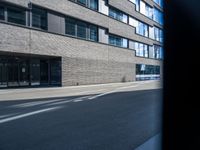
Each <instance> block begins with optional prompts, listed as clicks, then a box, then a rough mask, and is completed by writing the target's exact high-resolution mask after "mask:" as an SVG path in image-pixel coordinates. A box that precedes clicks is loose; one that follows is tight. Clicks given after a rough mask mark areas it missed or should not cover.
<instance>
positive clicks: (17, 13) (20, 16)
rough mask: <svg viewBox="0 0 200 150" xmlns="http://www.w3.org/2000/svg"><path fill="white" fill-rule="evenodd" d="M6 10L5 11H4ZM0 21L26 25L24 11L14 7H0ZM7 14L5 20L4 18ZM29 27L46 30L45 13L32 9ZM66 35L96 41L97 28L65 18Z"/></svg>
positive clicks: (42, 10)
mask: <svg viewBox="0 0 200 150" xmlns="http://www.w3.org/2000/svg"><path fill="white" fill-rule="evenodd" d="M5 10H6V11H5ZM0 12H1V13H0V14H1V15H0V19H1V20H6V21H7V22H11V23H16V24H20V25H27V23H26V22H27V21H26V15H27V13H26V10H25V9H23V8H15V7H3V6H1V7H0ZM5 12H7V18H6V17H5ZM31 14H32V16H31V18H32V20H31V26H32V27H35V28H39V29H42V30H47V29H48V23H47V11H46V10H45V9H40V8H38V7H34V6H33V7H32V11H31ZM65 25H66V26H65V27H66V34H67V35H72V36H75V37H79V38H83V39H87V40H92V41H98V27H97V26H95V25H92V24H89V23H86V22H83V21H79V20H76V19H73V18H69V17H66V19H65Z"/></svg>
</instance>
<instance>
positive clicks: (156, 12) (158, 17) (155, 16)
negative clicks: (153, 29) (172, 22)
mask: <svg viewBox="0 0 200 150" xmlns="http://www.w3.org/2000/svg"><path fill="white" fill-rule="evenodd" d="M153 20H154V21H156V22H158V23H159V24H161V25H163V13H162V12H161V11H159V10H158V9H157V8H154V10H153Z"/></svg>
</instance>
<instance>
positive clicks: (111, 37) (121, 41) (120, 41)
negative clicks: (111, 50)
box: [109, 35, 128, 48]
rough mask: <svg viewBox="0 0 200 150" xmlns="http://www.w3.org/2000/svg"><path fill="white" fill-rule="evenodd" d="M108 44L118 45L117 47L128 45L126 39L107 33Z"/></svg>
mask: <svg viewBox="0 0 200 150" xmlns="http://www.w3.org/2000/svg"><path fill="white" fill-rule="evenodd" d="M109 44H111V45H115V46H119V47H124V48H127V47H128V40H127V39H125V38H121V37H118V36H114V35H109Z"/></svg>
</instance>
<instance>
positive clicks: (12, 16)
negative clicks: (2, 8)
mask: <svg viewBox="0 0 200 150" xmlns="http://www.w3.org/2000/svg"><path fill="white" fill-rule="evenodd" d="M7 12H8V22H12V23H16V24H21V25H26V11H25V10H24V9H20V8H12V7H8V8H7Z"/></svg>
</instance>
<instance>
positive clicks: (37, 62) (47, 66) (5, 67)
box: [0, 55, 61, 88]
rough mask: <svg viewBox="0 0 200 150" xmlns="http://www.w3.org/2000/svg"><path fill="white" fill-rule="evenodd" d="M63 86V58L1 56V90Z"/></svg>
mask: <svg viewBox="0 0 200 150" xmlns="http://www.w3.org/2000/svg"><path fill="white" fill-rule="evenodd" d="M40 85H41V86H49V85H61V58H51V57H44V58H43V57H35V56H34V57H30V56H29V57H27V56H26V57H25V56H9V55H7V56H6V55H5V56H3V55H0V88H1V87H19V86H40Z"/></svg>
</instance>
